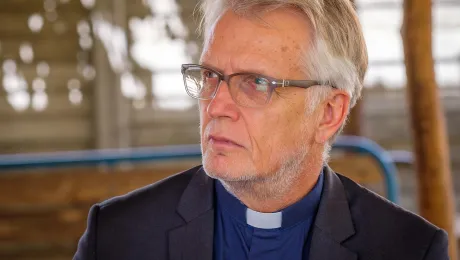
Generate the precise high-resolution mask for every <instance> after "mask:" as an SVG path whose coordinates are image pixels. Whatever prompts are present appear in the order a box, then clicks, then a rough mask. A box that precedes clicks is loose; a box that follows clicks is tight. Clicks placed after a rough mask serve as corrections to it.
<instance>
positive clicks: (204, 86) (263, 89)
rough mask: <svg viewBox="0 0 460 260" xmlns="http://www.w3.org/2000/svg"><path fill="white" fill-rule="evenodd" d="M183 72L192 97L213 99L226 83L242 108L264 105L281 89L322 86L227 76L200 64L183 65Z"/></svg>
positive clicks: (246, 75)
mask: <svg viewBox="0 0 460 260" xmlns="http://www.w3.org/2000/svg"><path fill="white" fill-rule="evenodd" d="M181 71H182V75H183V77H184V85H185V90H186V91H187V94H188V95H189V96H190V97H192V98H195V99H199V100H211V99H213V98H214V97H215V96H216V93H217V90H218V89H219V85H220V83H221V82H222V81H225V82H226V83H227V85H228V89H229V92H230V95H231V97H232V99H233V101H235V103H237V104H238V105H240V106H243V107H262V106H265V105H266V104H267V103H268V102H269V100H270V98H271V96H272V94H273V91H274V90H275V88H278V87H298V88H305V89H306V88H309V87H311V86H315V85H323V84H321V83H320V82H319V81H316V80H285V79H282V80H280V79H275V78H271V77H267V76H264V75H260V74H254V73H234V74H231V75H224V74H222V73H220V72H218V71H215V70H213V69H211V68H207V67H205V66H201V65H198V64H183V65H182V70H181Z"/></svg>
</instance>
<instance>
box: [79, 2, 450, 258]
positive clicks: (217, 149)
mask: <svg viewBox="0 0 460 260" xmlns="http://www.w3.org/2000/svg"><path fill="white" fill-rule="evenodd" d="M202 10H203V12H204V20H203V32H204V38H205V44H204V50H203V54H202V58H201V61H200V64H199V65H196V64H187V65H183V66H182V73H183V75H184V83H185V87H186V91H187V93H188V94H189V95H190V96H192V97H194V98H197V99H199V100H200V101H199V110H200V121H201V122H200V124H201V146H202V152H203V167H201V166H198V167H196V168H193V169H190V170H188V171H185V172H183V173H180V174H177V175H175V176H172V177H170V178H168V179H166V180H163V181H160V182H158V183H155V184H153V185H150V186H148V187H145V188H142V189H140V190H137V191H134V192H132V193H130V194H128V195H125V196H122V197H118V198H114V199H111V200H108V201H106V202H103V203H101V204H98V205H95V206H94V207H93V208H92V209H91V211H90V214H89V219H88V227H87V230H86V232H85V233H84V235H83V237H82V238H81V240H80V243H79V247H78V251H77V253H76V255H75V258H74V259H86V260H89V259H136V260H141V259H173V260H178V259H199V260H204V259H309V260H329V259H330V260H356V259H360V260H383V259H388V260H390V259H391V260H393V259H404V260H422V259H424V260H435V259H436V260H442V259H448V256H447V236H446V233H445V232H444V231H442V230H441V229H439V228H437V227H435V226H433V225H431V224H430V223H428V222H427V221H425V220H424V219H422V218H420V217H418V216H416V215H413V214H411V213H409V212H407V211H405V210H403V209H401V208H399V207H398V206H396V205H393V204H391V203H390V202H388V201H386V200H385V199H383V198H381V197H379V196H377V195H375V194H373V193H372V192H370V191H368V190H366V189H364V188H362V187H360V186H359V185H357V184H355V183H354V182H352V181H351V180H349V179H347V178H345V177H343V176H340V175H338V174H336V173H334V172H333V171H332V170H331V169H330V168H329V167H328V166H327V164H326V163H327V159H328V153H329V150H330V144H331V142H333V140H334V138H335V136H336V135H338V134H339V133H340V131H341V129H342V128H343V125H344V123H345V121H346V118H347V115H348V113H349V110H350V108H351V107H352V106H353V105H354V104H355V103H356V100H357V99H358V98H359V96H360V92H361V89H362V84H363V78H364V75H365V71H366V69H367V51H366V46H365V44H364V39H363V35H362V32H361V27H360V24H359V22H358V19H357V16H356V13H355V11H354V10H353V7H352V5H351V4H350V3H349V1H348V0H327V1H325V0H285V1H277V0H272V1H270V0H252V1H238V0H209V1H206V2H204V3H203V6H202Z"/></svg>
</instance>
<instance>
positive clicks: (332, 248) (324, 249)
mask: <svg viewBox="0 0 460 260" xmlns="http://www.w3.org/2000/svg"><path fill="white" fill-rule="evenodd" d="M324 174H325V176H324V177H325V181H324V187H323V194H322V199H321V202H320V204H319V208H318V213H317V215H316V219H315V222H314V225H313V229H312V240H311V247H310V255H309V259H310V260H356V259H357V255H356V253H354V252H352V251H350V250H349V249H347V248H346V247H344V246H342V245H341V243H342V242H344V241H345V240H346V239H348V238H349V237H351V236H352V235H354V234H355V229H354V226H353V221H352V217H351V213H350V208H349V206H348V200H347V197H346V194H345V189H344V187H343V185H342V182H341V181H340V179H339V177H338V176H337V175H336V174H335V173H334V172H332V170H331V169H330V168H329V167H327V166H326V167H325V168H324Z"/></svg>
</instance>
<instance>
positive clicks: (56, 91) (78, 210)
mask: <svg viewBox="0 0 460 260" xmlns="http://www.w3.org/2000/svg"><path fill="white" fill-rule="evenodd" d="M197 1H198V0H0V66H1V68H0V155H2V154H3V155H5V154H22V153H24V154H29V153H43V152H60V151H79V150H89V149H108V148H135V147H153V146H155V147H157V146H164V145H181V144H197V143H199V135H198V113H197V107H196V104H197V103H196V101H195V100H192V99H191V98H189V97H188V96H187V95H186V92H185V90H184V87H183V83H182V76H181V73H180V65H181V64H182V63H190V62H197V60H198V57H199V55H200V52H201V38H200V36H199V34H198V32H197V26H198V22H199V16H198V14H197V10H196V4H197ZM355 2H356V6H357V10H358V13H359V17H360V20H361V23H362V25H363V29H364V34H365V38H366V42H367V46H368V51H369V58H370V66H369V70H368V73H367V76H366V79H365V87H366V89H365V91H364V99H363V101H362V102H363V103H362V104H363V106H362V118H363V122H362V124H363V125H362V128H363V129H362V135H363V136H365V137H367V138H370V139H371V140H373V141H375V142H377V143H378V144H379V145H381V146H382V147H383V148H385V149H388V150H394V149H396V150H404V151H411V150H412V147H413V146H412V145H413V142H412V139H411V136H412V135H411V129H410V119H409V112H408V106H407V102H406V92H405V91H406V90H405V84H406V74H405V66H404V60H403V47H402V39H401V34H400V30H401V24H402V18H403V10H402V0H356V1H355ZM432 38H433V56H434V59H435V71H436V80H437V84H438V87H439V89H440V96H441V101H442V105H443V107H444V111H445V116H446V124H447V130H448V135H449V143H450V156H451V161H452V169H453V180H454V183H453V185H454V186H455V188H456V189H457V190H458V191H460V131H458V129H460V1H459V0H434V1H433V35H432ZM348 160H350V159H348ZM348 162H350V161H348ZM359 162H363V161H359ZM196 163H199V162H197V161H193V164H196ZM189 164H190V163H189ZM357 164H359V163H354V165H357ZM371 164H372V163H371ZM374 164H375V163H374ZM190 165H191V164H190ZM366 165H367V166H366V167H367V169H368V168H369V167H371V166H369V164H366ZM168 167H169V166H168ZM174 167H176V168H174ZM174 167H173V168H174V171H176V170H177V169H178V166H177V165H174ZM184 167H185V166H184ZM347 167H349V166H348V165H347ZM102 168H103V169H102V173H100V172H99V171H100V170H101V169H100V168H97V169H95V168H90V169H89V170H88V169H86V168H85V169H84V170H78V169H77V170H76V169H70V170H69V169H65V170H62V171H61V170H60V171H59V172H56V171H55V170H46V169H45V170H40V171H28V172H27V174H13V175H6V174H5V175H0V259H4V258H5V259H69V255H71V254H72V253H73V251H74V250H75V245H76V240H77V239H78V237H79V236H80V235H81V232H82V230H83V229H84V226H85V223H86V214H87V211H88V208H89V206H90V205H91V204H93V203H95V202H98V201H101V200H103V199H105V198H107V197H110V196H113V195H118V194H122V193H124V192H127V191H129V190H132V189H135V188H137V187H140V186H143V185H145V184H147V183H150V182H152V181H153V180H156V179H158V178H159V177H158V176H161V177H164V176H167V174H166V173H165V174H160V175H158V176H157V175H155V176H156V177H152V176H153V174H154V173H152V171H151V170H149V171H139V168H141V167H139V168H138V165H136V166H133V165H123V167H119V168H121V169H122V172H127V169H128V170H132V169H135V170H136V172H134V173H133V172H130V173H129V175H123V174H122V173H119V172H118V170H119V169H117V171H112V170H107V168H104V167H102ZM179 168H180V167H179ZM168 169H170V168H168ZM171 169H172V168H171ZM375 169H377V168H375ZM0 171H1V170H0ZM69 171H70V174H69ZM171 171H172V170H170V171H169V172H167V173H168V174H170V173H171ZM353 171H357V170H356V169H353ZM375 171H377V170H375ZM63 172H65V173H63ZM107 173H111V174H112V175H108V174H107ZM0 174H1V172H0ZM360 174H361V173H360ZM365 175H366V173H362V175H360V176H359V178H362V179H363V180H366V181H369V182H372V181H375V180H376V179H375V178H374V179H372V178H367V177H365ZM377 175H378V174H377ZM3 176H5V177H3ZM363 176H364V177H363ZM366 176H367V175H366ZM398 178H399V180H400V183H401V204H402V205H403V206H404V207H406V208H408V209H410V210H413V211H414V212H417V203H416V199H415V198H416V194H417V189H416V187H415V181H414V180H415V177H414V171H413V168H412V167H403V168H401V169H400V174H399V176H398ZM377 181H378V182H379V183H380V182H381V179H378V180H377ZM2 182H3V185H2ZM456 197H457V198H459V197H460V196H456ZM2 209H5V210H4V212H5V213H4V212H2ZM457 209H460V200H459V199H457ZM36 221H38V222H36ZM50 225H52V226H54V227H55V228H51V229H50V228H49V226H50ZM459 226H460V225H459ZM63 230H66V232H67V233H64V231H63ZM458 233H459V236H460V229H459V231H458ZM2 239H3V240H2ZM2 241H6V242H2ZM46 241H48V242H49V243H48V242H46ZM40 257H41V258H40Z"/></svg>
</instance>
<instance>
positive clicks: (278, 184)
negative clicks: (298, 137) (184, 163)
mask: <svg viewBox="0 0 460 260" xmlns="http://www.w3.org/2000/svg"><path fill="white" fill-rule="evenodd" d="M302 143H303V145H301V146H300V147H299V148H298V150H297V151H295V152H294V153H292V152H291V153H285V154H286V155H285V156H283V157H282V158H281V166H280V167H279V169H278V170H277V171H275V172H274V173H272V174H257V173H256V172H248V173H247V174H245V175H244V176H242V177H240V178H238V179H235V178H226V176H231V175H229V174H222V173H221V174H219V173H214V172H212V171H209V170H207V167H206V164H203V166H204V170H205V172H206V174H207V175H208V176H209V177H211V178H214V179H217V180H219V181H220V182H221V183H222V185H223V186H224V187H225V188H226V189H227V191H228V192H230V193H231V194H233V195H234V196H235V197H237V198H238V197H245V198H252V199H254V200H257V201H261V202H262V201H267V200H281V199H282V198H283V197H284V195H285V194H287V193H288V191H289V190H290V189H291V188H292V186H293V185H294V184H295V183H296V182H297V181H298V180H299V178H300V176H301V175H302V174H305V171H304V170H305V167H308V163H305V160H306V159H307V155H308V154H309V150H310V149H309V148H310V147H309V146H308V145H307V144H306V143H305V142H302ZM203 161H205V160H203Z"/></svg>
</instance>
